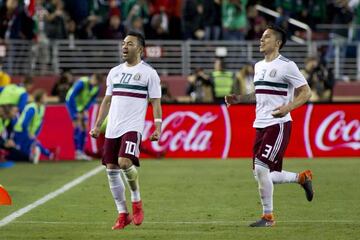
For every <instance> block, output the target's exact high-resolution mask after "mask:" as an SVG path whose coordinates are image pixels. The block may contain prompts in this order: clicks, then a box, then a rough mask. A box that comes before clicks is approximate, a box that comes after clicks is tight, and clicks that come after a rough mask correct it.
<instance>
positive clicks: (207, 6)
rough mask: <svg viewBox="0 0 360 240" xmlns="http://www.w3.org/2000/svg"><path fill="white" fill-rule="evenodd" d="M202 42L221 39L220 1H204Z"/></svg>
mask: <svg viewBox="0 0 360 240" xmlns="http://www.w3.org/2000/svg"><path fill="white" fill-rule="evenodd" d="M203 2H204V4H203V6H204V28H205V37H204V40H220V39H221V26H222V16H221V0H204V1H203Z"/></svg>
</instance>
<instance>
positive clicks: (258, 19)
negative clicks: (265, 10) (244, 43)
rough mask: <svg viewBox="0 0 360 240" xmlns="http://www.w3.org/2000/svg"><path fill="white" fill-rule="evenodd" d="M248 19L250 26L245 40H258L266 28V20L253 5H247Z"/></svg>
mask: <svg viewBox="0 0 360 240" xmlns="http://www.w3.org/2000/svg"><path fill="white" fill-rule="evenodd" d="M247 12H248V21H249V26H251V28H250V29H249V31H248V32H247V36H246V39H247V40H258V39H260V38H261V36H262V34H263V32H264V31H265V30H266V26H267V22H266V19H265V18H264V17H263V16H260V15H259V12H258V10H257V9H256V6H255V5H250V6H248V11H247Z"/></svg>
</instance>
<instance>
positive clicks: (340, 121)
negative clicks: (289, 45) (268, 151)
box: [39, 103, 360, 160]
mask: <svg viewBox="0 0 360 240" xmlns="http://www.w3.org/2000/svg"><path fill="white" fill-rule="evenodd" d="M359 107H360V104H357V103H353V104H308V105H305V106H302V107H300V108H298V109H296V110H295V111H293V112H292V113H291V115H292V118H293V120H294V121H293V127H292V134H291V140H290V144H289V146H288V149H287V151H286V156H288V157H340V156H341V157H359V156H360V122H359V119H360V111H359V110H358V109H359ZM59 112H62V113H64V114H61V115H59V114H56V113H59ZM97 112H98V106H97V105H96V106H95V107H94V108H93V109H91V111H90V112H89V125H90V126H89V127H91V126H92V125H93V124H94V123H95V120H96V115H97ZM65 113H66V110H65V107H64V106H48V107H47V111H46V114H45V122H44V127H43V130H42V132H41V134H40V137H39V139H40V140H41V141H42V142H43V144H44V145H45V146H48V147H51V148H54V147H55V146H60V148H61V153H60V158H61V159H73V157H74V147H73V141H72V127H71V121H70V119H69V116H68V115H67V114H65ZM254 118H255V106H254V105H235V106H231V107H230V108H227V107H226V106H225V105H198V104H196V105H195V104H194V105H191V104H189V105H185V104H184V105H177V104H174V105H167V104H166V105H163V124H162V128H163V130H162V135H161V138H160V140H159V141H158V142H150V141H149V140H148V138H149V136H150V135H151V133H152V131H153V130H154V123H153V117H152V109H151V106H150V107H149V109H148V112H147V114H146V120H145V128H144V132H143V135H142V138H143V139H142V140H143V141H142V156H141V157H143V158H146V157H154V156H158V155H157V154H156V153H161V154H160V155H162V156H163V157H165V158H184V159H187V158H197V159H199V160H201V159H205V158H218V159H226V158H240V157H247V158H249V157H252V145H253V141H254V136H255V130H254V129H253V127H252V123H253V121H254ZM99 146H101V144H96V140H95V139H91V138H89V137H88V139H87V144H86V148H87V151H92V152H94V153H97V152H99Z"/></svg>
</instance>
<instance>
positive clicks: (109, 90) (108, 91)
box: [105, 71, 113, 96]
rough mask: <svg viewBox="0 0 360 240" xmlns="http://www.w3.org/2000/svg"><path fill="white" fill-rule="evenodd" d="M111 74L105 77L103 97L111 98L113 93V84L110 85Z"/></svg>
mask: <svg viewBox="0 0 360 240" xmlns="http://www.w3.org/2000/svg"><path fill="white" fill-rule="evenodd" d="M112 72H113V71H110V72H109V74H108V75H107V77H106V91H105V96H111V95H112V92H113V84H112V80H111V79H112Z"/></svg>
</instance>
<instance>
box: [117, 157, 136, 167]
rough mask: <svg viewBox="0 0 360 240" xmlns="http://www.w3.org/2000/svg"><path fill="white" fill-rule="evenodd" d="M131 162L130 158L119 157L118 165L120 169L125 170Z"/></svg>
mask: <svg viewBox="0 0 360 240" xmlns="http://www.w3.org/2000/svg"><path fill="white" fill-rule="evenodd" d="M132 165H133V164H132V162H131V160H130V159H128V158H119V167H120V168H121V169H122V170H126V169H128V168H129V167H131V166H132Z"/></svg>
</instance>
